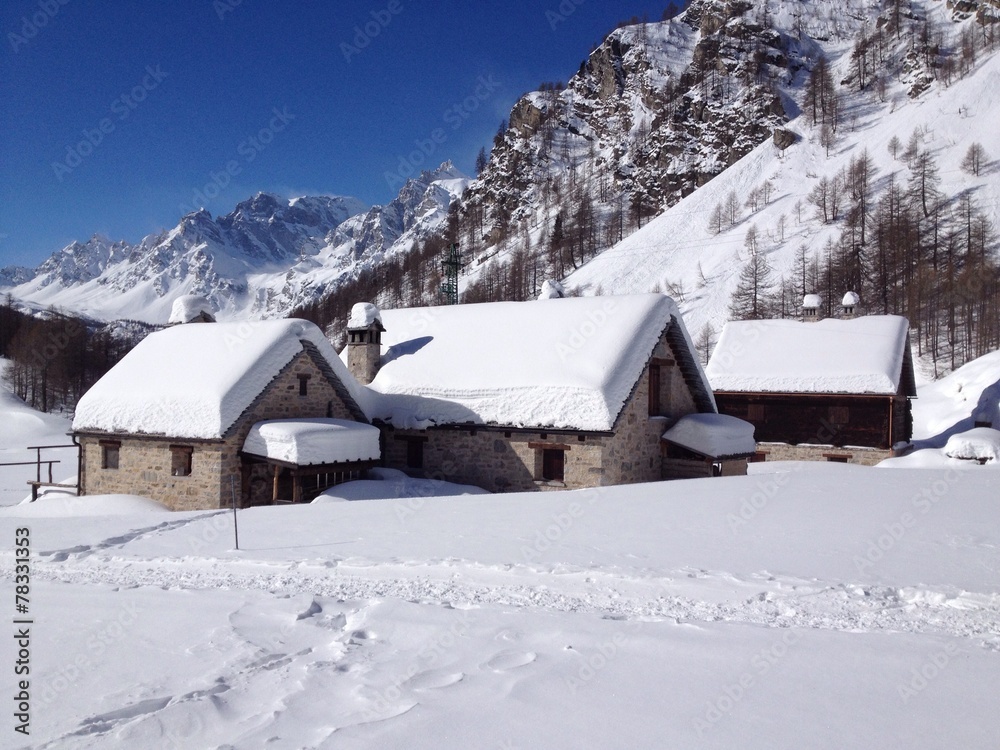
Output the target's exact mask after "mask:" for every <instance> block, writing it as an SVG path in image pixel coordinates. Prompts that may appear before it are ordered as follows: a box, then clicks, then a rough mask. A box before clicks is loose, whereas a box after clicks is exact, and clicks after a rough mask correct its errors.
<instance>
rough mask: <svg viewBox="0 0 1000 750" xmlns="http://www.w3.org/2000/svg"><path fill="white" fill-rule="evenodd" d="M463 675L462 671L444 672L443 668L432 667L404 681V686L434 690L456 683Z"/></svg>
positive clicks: (413, 688)
mask: <svg viewBox="0 0 1000 750" xmlns="http://www.w3.org/2000/svg"><path fill="white" fill-rule="evenodd" d="M464 677H465V675H464V674H463V673H462V672H446V671H444V670H443V669H432V670H430V671H428V672H420V673H419V674H415V675H413V677H411V678H410V679H408V680H407V681H406V683H405V684H406V687H408V688H410V689H411V690H435V689H438V688H446V687H450V686H451V685H456V684H458V683H459V682H461V681H462V679H463V678H464Z"/></svg>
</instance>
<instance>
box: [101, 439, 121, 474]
mask: <svg viewBox="0 0 1000 750" xmlns="http://www.w3.org/2000/svg"><path fill="white" fill-rule="evenodd" d="M121 446H122V444H121V443H117V442H114V443H113V442H110V441H109V442H102V443H101V468H102V469H112V470H115V469H117V468H118V460H119V455H120V451H121Z"/></svg>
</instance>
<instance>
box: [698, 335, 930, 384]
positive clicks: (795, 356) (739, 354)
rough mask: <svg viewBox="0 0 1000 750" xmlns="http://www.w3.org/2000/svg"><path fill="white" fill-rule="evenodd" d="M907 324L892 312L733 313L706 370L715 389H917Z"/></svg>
mask: <svg viewBox="0 0 1000 750" xmlns="http://www.w3.org/2000/svg"><path fill="white" fill-rule="evenodd" d="M908 331H909V323H908V322H907V320H906V318H903V317H900V316H897V315H871V316H866V317H861V318H855V319H853V320H837V319H833V318H828V319H826V320H820V321H818V322H815V323H803V322H801V321H797V320H742V321H733V322H729V323H726V325H725V326H724V327H723V329H722V334H721V335H720V336H719V342H718V344H717V345H716V347H715V351H714V352H713V353H712V358H711V359H710V360H709V363H708V366H707V367H706V368H705V372H706V373H707V375H708V379H709V381H710V382H711V383H712V388H714V389H715V390H716V391H736V392H750V393H757V392H765V393H872V394H892V393H896V392H897V391H898V390H899V388H900V386H901V385H902V386H903V388H904V392H905V393H906V394H907V395H915V388H914V385H913V371H912V364H911V360H910V349H909V345H908Z"/></svg>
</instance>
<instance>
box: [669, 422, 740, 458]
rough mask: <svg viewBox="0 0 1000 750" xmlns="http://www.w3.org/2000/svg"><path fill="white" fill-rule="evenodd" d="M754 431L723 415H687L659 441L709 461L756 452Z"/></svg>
mask: <svg viewBox="0 0 1000 750" xmlns="http://www.w3.org/2000/svg"><path fill="white" fill-rule="evenodd" d="M753 430H754V427H753V425H752V424H750V423H749V422H744V421H743V420H742V419H737V418H736V417H731V416H729V415H727V414H687V415H685V416H683V417H681V418H680V419H679V420H677V424H675V425H674V426H673V427H671V428H670V429H669V430H667V431H666V432H665V433H664V435H663V439H664V440H666V441H668V442H670V443H673V444H674V445H679V446H681V447H682V448H687V449H688V450H691V451H694V452H695V453H700V454H701V455H703V456H709V457H710V458H726V457H731V456H748V455H750V454H752V453H753V452H754V451H756V450H757V441H756V440H754V438H753Z"/></svg>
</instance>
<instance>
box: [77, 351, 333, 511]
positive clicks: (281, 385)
mask: <svg viewBox="0 0 1000 750" xmlns="http://www.w3.org/2000/svg"><path fill="white" fill-rule="evenodd" d="M300 375H308V376H309V381H308V386H307V389H306V390H307V393H306V395H305V396H300V395H299V376H300ZM325 416H331V417H334V418H337V419H353V416H352V415H351V412H350V410H349V409H348V408H347V406H346V405H345V404H344V402H343V401H342V400H341V398H340V396H338V395H337V392H336V391H335V390H334V388H333V386H331V385H330V383H329V382H328V381H327V380H326V378H325V377H324V375H323V373H322V372H321V371H320V369H319V367H317V365H316V363H315V362H314V361H313V359H312V357H310V356H309V354H308V353H307V352H305V351H303V352H302V353H301V354H299V355H298V356H297V357H296V358H295V359H294V360H293V361H292V362H291V363H290V364H289V365H287V366H286V367H285V369H284V370H283V371H282V372H281V374H280V375H279V376H278V377H277V378H276V379H275V380H274V381H272V382H271V384H270V385H269V386H268V387H267V389H265V391H264V393H263V395H262V396H261V397H260V398H259V399H258V400H257V402H256V403H255V404H254V405H253V406H252V407H251V408H250V409H248V410H247V412H246V413H244V414H243V415H242V416H241V417H240V419H239V421H238V422H237V426H236V427H235V429H233V430H231V433H230V434H229V435H228V436H227V437H226V438H225V439H224V440H220V441H219V442H217V443H194V442H191V443H189V442H185V441H184V440H183V439H181V438H173V439H167V438H152V437H150V438H143V437H135V436H132V437H130V436H121V437H120V440H121V448H120V452H119V468H118V469H117V470H115V469H102V468H101V446H100V439H99V438H96V437H86V438H83V439H82V440H81V442H82V444H83V446H84V448H83V454H84V484H83V494H87V495H97V494H106V493H127V494H134V495H143V496H145V497H151V498H153V499H154V500H158V501H159V502H161V503H163V504H164V505H166V506H167V507H169V508H170V509H171V510H207V509H212V508H219V507H228V506H229V505H230V503H231V502H232V486H233V485H232V482H233V481H235V486H236V491H237V492H238V493H239V502H240V504H241V505H246V504H247V502H248V498H247V497H246V495H245V492H246V488H245V487H244V486H243V482H242V461H241V459H240V457H239V451H240V450H242V448H243V442H244V441H245V440H246V436H247V434H248V433H249V432H250V428H251V427H252V426H253V425H254V424H256V423H257V422H261V421H263V420H267V419H296V418H308V417H325ZM108 439H115V440H118V439H119V437H117V436H108ZM171 445H190V446H192V448H193V454H192V461H191V475H190V476H187V477H173V476H171V475H170V469H171V453H170V446H171Z"/></svg>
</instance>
